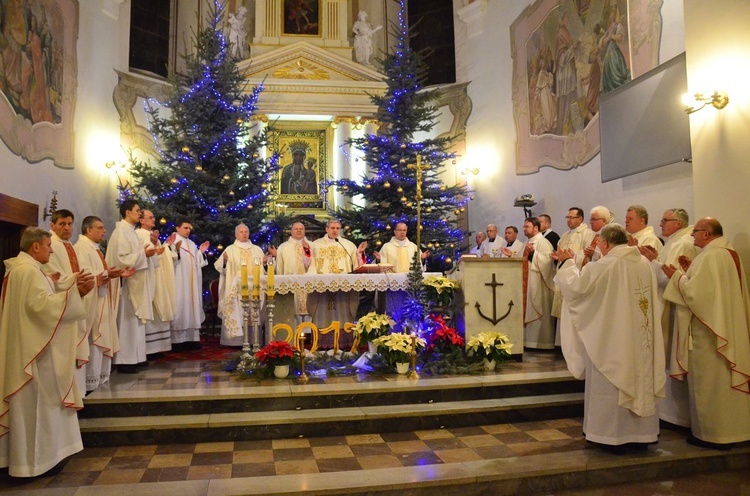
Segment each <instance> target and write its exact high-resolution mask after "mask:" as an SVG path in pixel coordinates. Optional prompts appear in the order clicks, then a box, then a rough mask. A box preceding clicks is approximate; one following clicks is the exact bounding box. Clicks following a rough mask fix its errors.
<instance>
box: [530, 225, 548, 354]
mask: <svg viewBox="0 0 750 496" xmlns="http://www.w3.org/2000/svg"><path fill="white" fill-rule="evenodd" d="M539 226H540V224H539V219H537V218H536V217H530V218H528V219H526V221H525V222H524V223H523V233H524V234H525V235H526V237H527V238H528V242H527V243H526V247H525V248H524V257H525V259H526V260H525V261H524V272H525V273H526V276H527V281H528V282H527V286H526V311H525V314H524V346H525V347H527V348H538V349H543V350H552V349H554V348H555V323H554V320H553V318H552V313H551V312H552V297H553V295H554V289H553V288H554V284H553V282H552V279H553V277H554V276H555V264H554V262H555V261H554V260H552V257H551V255H552V253H553V252H552V244H551V243H550V242H549V241H547V239H546V238H545V237H544V236H543V235H542V233H541V232H539Z"/></svg>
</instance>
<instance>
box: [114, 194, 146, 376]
mask: <svg viewBox="0 0 750 496" xmlns="http://www.w3.org/2000/svg"><path fill="white" fill-rule="evenodd" d="M120 216H121V218H122V220H120V222H118V223H117V224H115V230H114V231H113V232H112V235H111V236H110V237H109V243H107V256H106V260H107V266H108V267H114V268H115V269H121V270H123V272H127V273H128V274H130V273H131V272H132V275H130V276H129V277H125V274H124V273H123V274H122V276H121V280H122V284H121V286H120V304H119V307H118V310H117V331H118V334H119V337H120V351H119V352H118V353H117V355H115V359H114V363H115V364H117V371H118V372H120V373H126V374H134V373H136V372H137V370H136V367H137V366H138V364H145V363H146V360H147V357H146V322H148V321H150V320H152V319H153V318H154V312H153V296H152V295H153V294H154V293H153V289H152V288H151V286H150V281H151V279H149V277H148V267H149V265H148V259H149V258H150V257H153V256H154V255H155V254H156V250H155V249H154V248H144V246H143V243H141V240H140V238H138V235H137V234H136V232H135V230H136V225H137V224H138V222H139V220H140V217H141V207H140V206H139V205H138V202H136V201H135V200H125V201H123V202H122V204H120Z"/></svg>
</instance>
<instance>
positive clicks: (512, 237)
mask: <svg viewBox="0 0 750 496" xmlns="http://www.w3.org/2000/svg"><path fill="white" fill-rule="evenodd" d="M523 248H524V245H523V242H522V241H521V240H520V239H518V228H517V227H516V226H508V227H506V228H505V244H504V245H503V247H502V248H500V251H501V252H502V255H500V258H521V257H523Z"/></svg>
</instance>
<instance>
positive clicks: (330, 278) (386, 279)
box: [234, 272, 408, 342]
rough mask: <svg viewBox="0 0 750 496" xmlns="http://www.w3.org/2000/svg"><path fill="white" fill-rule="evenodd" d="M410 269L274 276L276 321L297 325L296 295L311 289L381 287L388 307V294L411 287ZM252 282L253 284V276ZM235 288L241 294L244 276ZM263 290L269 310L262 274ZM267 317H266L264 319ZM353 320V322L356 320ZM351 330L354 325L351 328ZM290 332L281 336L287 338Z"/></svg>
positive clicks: (269, 332) (268, 331)
mask: <svg viewBox="0 0 750 496" xmlns="http://www.w3.org/2000/svg"><path fill="white" fill-rule="evenodd" d="M407 278H408V274H407V273H393V272H381V273H363V274H295V275H276V276H275V277H274V293H275V294H274V298H273V302H274V309H273V324H274V327H277V326H278V325H279V324H285V325H286V326H289V328H291V329H295V321H294V317H295V305H294V295H295V294H296V295H301V294H311V293H334V292H342V291H343V292H354V293H356V294H359V292H360V291H378V292H380V293H384V294H385V295H386V307H388V301H387V300H388V295H389V294H393V293H394V292H397V291H405V290H406V289H407V288H408V281H407ZM249 284H250V285H251V286H252V285H253V279H252V277H250V278H249ZM234 285H235V291H237V294H239V287H240V278H239V277H237V279H236V280H235V284H234ZM260 293H261V295H262V300H263V307H264V310H263V312H262V313H264V314H265V313H266V312H267V311H268V277H267V276H265V275H261V276H260ZM262 320H264V321H265V318H264V319H262ZM346 324H347V323H346V322H340V328H341V329H342V330H343V329H345V328H346ZM352 324H353V323H352ZM270 327H271V326H266V333H265V339H264V340H263V341H265V342H268V341H271V340H272V339H273V336H272V329H271V328H270ZM348 332H351V329H348ZM286 337H287V336H279V338H281V339H286Z"/></svg>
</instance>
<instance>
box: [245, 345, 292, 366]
mask: <svg viewBox="0 0 750 496" xmlns="http://www.w3.org/2000/svg"><path fill="white" fill-rule="evenodd" d="M255 358H257V359H258V360H259V361H260V363H262V364H263V365H267V366H269V367H275V366H276V365H292V364H293V363H294V362H295V361H296V360H298V359H299V350H297V349H296V348H294V347H292V345H291V344H289V343H287V342H286V341H271V342H269V343H268V344H267V345H265V346H264V347H263V348H261V349H260V350H258V353H256V354H255Z"/></svg>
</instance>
